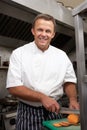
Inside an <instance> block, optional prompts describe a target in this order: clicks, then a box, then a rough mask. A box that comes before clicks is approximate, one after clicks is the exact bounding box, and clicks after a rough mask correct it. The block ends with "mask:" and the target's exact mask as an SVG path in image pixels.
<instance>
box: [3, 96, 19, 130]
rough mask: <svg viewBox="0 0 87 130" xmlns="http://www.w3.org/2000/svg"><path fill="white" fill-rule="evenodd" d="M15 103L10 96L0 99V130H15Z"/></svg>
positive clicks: (15, 100)
mask: <svg viewBox="0 0 87 130" xmlns="http://www.w3.org/2000/svg"><path fill="white" fill-rule="evenodd" d="M17 104H18V101H17V99H16V98H13V97H12V96H11V97H10V98H9V97H5V98H3V99H0V130H15V124H16V114H17V112H16V111H17Z"/></svg>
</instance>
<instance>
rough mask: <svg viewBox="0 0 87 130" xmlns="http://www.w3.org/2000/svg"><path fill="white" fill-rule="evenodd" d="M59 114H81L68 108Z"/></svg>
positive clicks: (62, 108)
mask: <svg viewBox="0 0 87 130" xmlns="http://www.w3.org/2000/svg"><path fill="white" fill-rule="evenodd" d="M59 113H62V114H80V110H76V109H70V108H67V107H61V108H60V111H59Z"/></svg>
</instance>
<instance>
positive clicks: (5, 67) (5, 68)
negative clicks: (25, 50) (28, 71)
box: [0, 66, 8, 70]
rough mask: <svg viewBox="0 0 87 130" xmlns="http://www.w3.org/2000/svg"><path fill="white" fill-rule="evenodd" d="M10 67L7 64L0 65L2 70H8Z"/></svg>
mask: <svg viewBox="0 0 87 130" xmlns="http://www.w3.org/2000/svg"><path fill="white" fill-rule="evenodd" d="M7 69H8V67H7V66H0V70H7Z"/></svg>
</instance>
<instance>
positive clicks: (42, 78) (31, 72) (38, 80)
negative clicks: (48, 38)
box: [6, 41, 77, 106]
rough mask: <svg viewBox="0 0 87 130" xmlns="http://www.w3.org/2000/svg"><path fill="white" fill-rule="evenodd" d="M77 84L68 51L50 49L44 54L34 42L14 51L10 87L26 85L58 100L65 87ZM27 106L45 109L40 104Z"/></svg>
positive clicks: (10, 67)
mask: <svg viewBox="0 0 87 130" xmlns="http://www.w3.org/2000/svg"><path fill="white" fill-rule="evenodd" d="M76 80H77V79H76V76H75V72H74V69H73V66H72V63H71V61H70V60H69V58H68V56H67V55H66V53H65V52H64V51H62V50H60V49H58V48H56V47H53V46H51V45H50V46H49V48H48V49H47V50H45V51H44V52H43V51H41V50H40V49H39V48H38V47H37V46H36V44H35V42H34V41H33V42H31V43H29V44H26V45H24V46H22V47H19V48H17V49H15V50H14V51H13V53H12V55H11V57H10V65H9V69H8V74H7V86H6V87H7V88H10V87H14V86H21V85H24V86H26V87H28V88H31V89H32V90H35V91H39V92H42V93H44V94H46V95H48V96H51V97H53V98H55V99H56V100H58V99H59V98H60V97H61V96H62V95H63V86H62V85H63V84H64V83H65V82H73V83H76ZM22 101H23V100H22ZM23 102H25V103H28V104H30V105H34V106H40V105H41V103H39V102H28V101H23Z"/></svg>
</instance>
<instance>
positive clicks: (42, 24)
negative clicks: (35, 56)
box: [31, 19, 55, 51]
mask: <svg viewBox="0 0 87 130" xmlns="http://www.w3.org/2000/svg"><path fill="white" fill-rule="evenodd" d="M31 31H32V34H33V35H34V39H35V43H36V45H37V47H38V48H39V49H41V50H42V51H45V50H46V49H47V48H48V47H49V44H50V42H51V40H52V38H53V37H54V35H55V31H54V24H53V22H52V21H51V20H49V21H48V20H44V19H37V20H36V22H35V25H34V27H33V28H32V30H31Z"/></svg>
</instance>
